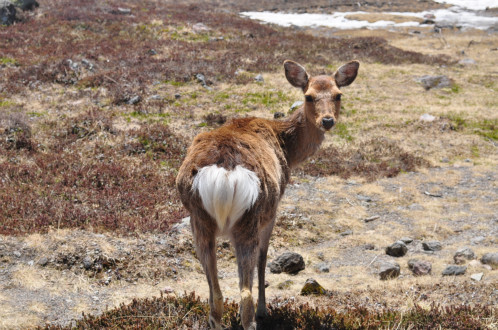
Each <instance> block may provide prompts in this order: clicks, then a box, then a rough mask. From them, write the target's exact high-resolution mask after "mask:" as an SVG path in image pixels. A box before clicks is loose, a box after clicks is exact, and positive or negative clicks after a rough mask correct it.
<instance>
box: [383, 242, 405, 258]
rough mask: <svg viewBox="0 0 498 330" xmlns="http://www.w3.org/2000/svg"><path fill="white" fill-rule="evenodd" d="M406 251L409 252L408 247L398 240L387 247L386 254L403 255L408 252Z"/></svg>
mask: <svg viewBox="0 0 498 330" xmlns="http://www.w3.org/2000/svg"><path fill="white" fill-rule="evenodd" d="M406 252H408V248H407V247H406V244H405V243H403V242H402V241H396V242H394V243H393V244H391V245H389V246H388V247H386V254H387V255H390V256H392V257H402V256H404V255H405V254H406Z"/></svg>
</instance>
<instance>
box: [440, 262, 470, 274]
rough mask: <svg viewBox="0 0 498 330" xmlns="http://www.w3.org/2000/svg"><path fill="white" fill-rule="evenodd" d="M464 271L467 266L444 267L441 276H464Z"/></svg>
mask: <svg viewBox="0 0 498 330" xmlns="http://www.w3.org/2000/svg"><path fill="white" fill-rule="evenodd" d="M466 270H467V266H456V265H451V266H448V267H446V268H445V269H444V270H443V276H450V275H463V274H465V271H466Z"/></svg>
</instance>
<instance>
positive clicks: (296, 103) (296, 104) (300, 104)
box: [290, 101, 304, 112]
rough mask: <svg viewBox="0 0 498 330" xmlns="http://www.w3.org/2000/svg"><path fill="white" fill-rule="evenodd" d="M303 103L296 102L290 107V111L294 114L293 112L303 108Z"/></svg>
mask: <svg viewBox="0 0 498 330" xmlns="http://www.w3.org/2000/svg"><path fill="white" fill-rule="evenodd" d="M303 103H304V102H303V101H296V102H294V103H292V105H291V107H290V111H291V112H292V111H294V110H296V109H297V108H299V107H300V106H302V105H303Z"/></svg>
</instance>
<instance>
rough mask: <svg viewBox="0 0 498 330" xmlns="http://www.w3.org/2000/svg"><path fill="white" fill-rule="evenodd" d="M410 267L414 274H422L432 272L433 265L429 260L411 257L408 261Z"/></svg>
mask: <svg viewBox="0 0 498 330" xmlns="http://www.w3.org/2000/svg"><path fill="white" fill-rule="evenodd" d="M408 268H410V270H411V271H412V272H413V274H414V275H417V276H421V275H428V274H430V273H431V270H432V265H431V263H430V262H428V261H423V260H417V259H410V260H409V261H408Z"/></svg>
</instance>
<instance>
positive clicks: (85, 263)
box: [83, 256, 93, 270]
mask: <svg viewBox="0 0 498 330" xmlns="http://www.w3.org/2000/svg"><path fill="white" fill-rule="evenodd" d="M92 266H93V259H92V258H90V257H89V256H86V257H85V258H84V259H83V267H84V268H85V269H86V270H89V269H91V268H92Z"/></svg>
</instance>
